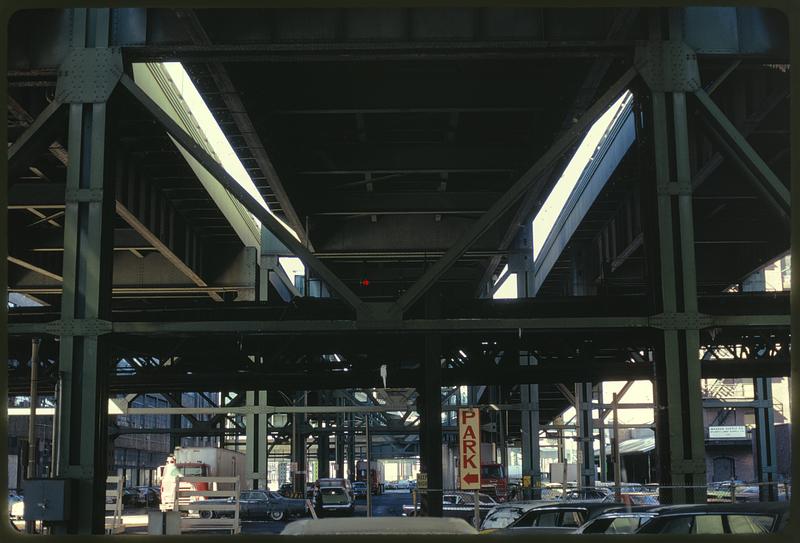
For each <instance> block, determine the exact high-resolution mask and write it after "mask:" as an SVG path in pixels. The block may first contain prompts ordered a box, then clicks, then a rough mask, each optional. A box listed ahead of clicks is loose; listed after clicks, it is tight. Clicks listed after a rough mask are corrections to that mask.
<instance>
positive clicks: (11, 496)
mask: <svg viewBox="0 0 800 543" xmlns="http://www.w3.org/2000/svg"><path fill="white" fill-rule="evenodd" d="M8 516H9V517H11V518H12V519H21V518H24V516H25V500H23V498H22V496H20V495H19V494H17V493H16V492H9V493H8Z"/></svg>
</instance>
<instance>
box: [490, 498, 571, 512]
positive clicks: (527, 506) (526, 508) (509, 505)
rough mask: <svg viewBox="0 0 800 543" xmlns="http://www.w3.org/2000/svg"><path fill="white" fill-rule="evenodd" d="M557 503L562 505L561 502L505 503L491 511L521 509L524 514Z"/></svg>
mask: <svg viewBox="0 0 800 543" xmlns="http://www.w3.org/2000/svg"><path fill="white" fill-rule="evenodd" d="M557 503H563V502H560V501H555V500H527V501H520V502H506V503H501V504H498V505H497V507H495V508H494V509H493V510H492V511H500V510H502V509H522V510H523V511H524V512H525V511H530V510H531V509H535V508H537V507H540V506H542V505H553V504H557Z"/></svg>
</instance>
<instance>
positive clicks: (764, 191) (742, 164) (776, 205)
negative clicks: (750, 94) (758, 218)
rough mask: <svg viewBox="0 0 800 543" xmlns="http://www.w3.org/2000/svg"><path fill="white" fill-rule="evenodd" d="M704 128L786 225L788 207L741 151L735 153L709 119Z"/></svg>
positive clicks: (788, 216) (787, 222)
mask: <svg viewBox="0 0 800 543" xmlns="http://www.w3.org/2000/svg"><path fill="white" fill-rule="evenodd" d="M704 121H705V123H704V124H705V128H706V131H707V132H708V134H709V135H710V136H711V139H712V140H714V142H715V143H716V144H717V145H719V146H720V147H721V148H722V152H723V154H724V155H725V156H727V157H728V158H729V159H730V160H731V161H733V163H734V164H736V166H737V167H738V168H739V171H741V172H742V174H744V176H745V177H746V178H747V179H748V180H749V181H750V182H751V183H752V185H753V186H754V188H755V189H756V191H758V192H759V193H760V194H761V196H762V197H763V198H764V200H765V202H766V203H767V204H769V205H770V206H771V207H772V208H773V209H774V210H775V211H776V213H777V214H778V217H779V218H780V220H781V221H782V222H783V223H784V225H786V226H787V227H788V225H789V220H790V219H789V218H790V215H791V213H790V211H791V210H790V209H789V208H787V207H786V206H785V205H783V204H782V203H781V200H780V199H779V198H775V195H774V194H773V193H772V192H770V191H769V189H768V187H767V186H766V185H765V184H764V182H763V180H762V178H761V177H759V176H758V175H757V174H756V173H755V171H753V170H752V169H751V168H750V167H749V166H748V163H747V161H746V160H745V159H744V158H743V157H742V155H741V153H737V152H736V149H734V148H733V146H732V145H731V144H730V143H729V141H728V140H727V139H726V138H725V137H724V136H723V134H722V133H721V132H720V130H719V129H718V128H717V126H715V125H713V124H712V123H711V122H710V121H707V120H705V119H704Z"/></svg>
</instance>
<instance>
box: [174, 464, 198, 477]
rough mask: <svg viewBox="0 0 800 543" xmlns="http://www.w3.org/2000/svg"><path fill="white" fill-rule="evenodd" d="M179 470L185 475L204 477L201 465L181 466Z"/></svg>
mask: <svg viewBox="0 0 800 543" xmlns="http://www.w3.org/2000/svg"><path fill="white" fill-rule="evenodd" d="M178 471H179V472H180V473H181V475H183V476H184V477H202V476H203V468H202V467H201V466H179V467H178Z"/></svg>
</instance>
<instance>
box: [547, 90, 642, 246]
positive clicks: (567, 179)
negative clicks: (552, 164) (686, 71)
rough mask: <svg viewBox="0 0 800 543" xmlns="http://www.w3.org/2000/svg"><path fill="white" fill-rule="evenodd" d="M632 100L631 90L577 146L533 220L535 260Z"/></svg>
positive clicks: (603, 115)
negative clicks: (624, 108) (599, 149)
mask: <svg viewBox="0 0 800 543" xmlns="http://www.w3.org/2000/svg"><path fill="white" fill-rule="evenodd" d="M632 97H633V94H632V93H631V92H630V91H625V92H624V93H623V94H622V96H620V97H619V99H618V100H617V101H616V102H614V103H613V104H612V105H611V106H610V107H609V108H608V109H607V110H606V111H605V113H603V114H602V115H601V116H600V118H599V119H597V120H596V121H595V123H594V124H593V125H592V127H591V128H590V129H589V131H588V132H587V133H586V136H584V138H583V141H581V144H580V145H579V146H578V149H577V151H575V154H574V155H573V156H572V158H571V159H570V161H569V164H567V167H566V168H565V169H564V172H563V173H562V174H561V177H560V178H559V179H558V181H557V182H556V184H555V186H554V187H553V190H552V191H551V192H550V194H549V195H548V196H547V199H546V200H545V202H544V205H543V206H542V207H541V208H540V209H539V211H538V212H537V213H536V216H535V217H534V219H533V258H534V260H535V259H536V257H537V256H539V251H541V249H542V246H543V245H544V242H545V241H546V240H547V236H549V235H550V231H551V230H552V229H553V226H554V225H555V223H556V219H558V216H559V214H560V213H561V210H562V209H564V206H565V205H566V203H567V200H569V197H570V195H572V191H573V190H574V189H575V185H576V184H577V183H578V180H579V179H580V178H581V174H582V173H583V171H584V170H585V169H586V167H587V166H588V165H589V164H590V163H591V161H592V160H593V159H594V155H595V153H596V152H597V150H598V148H599V147H600V144H601V143H602V141H603V139H604V138H605V137H606V136H607V135H608V131H609V129H610V128H611V127H612V126H613V123H614V121H616V120H617V118H618V116H619V115H620V113H621V112H622V109H623V106H624V105H625V104H626V103H627V102H628V100H630V99H631V98H632Z"/></svg>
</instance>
